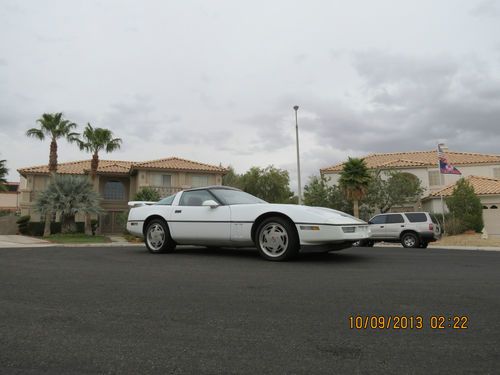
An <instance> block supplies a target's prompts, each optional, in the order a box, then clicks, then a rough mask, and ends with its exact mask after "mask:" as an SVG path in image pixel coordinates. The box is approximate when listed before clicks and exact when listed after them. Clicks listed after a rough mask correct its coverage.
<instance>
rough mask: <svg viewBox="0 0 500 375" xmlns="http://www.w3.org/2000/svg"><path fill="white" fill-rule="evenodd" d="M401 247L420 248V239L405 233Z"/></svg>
mask: <svg viewBox="0 0 500 375" xmlns="http://www.w3.org/2000/svg"><path fill="white" fill-rule="evenodd" d="M401 245H403V247H407V248H414V247H419V246H420V243H419V241H418V237H417V236H416V235H415V234H413V233H405V234H403V237H401Z"/></svg>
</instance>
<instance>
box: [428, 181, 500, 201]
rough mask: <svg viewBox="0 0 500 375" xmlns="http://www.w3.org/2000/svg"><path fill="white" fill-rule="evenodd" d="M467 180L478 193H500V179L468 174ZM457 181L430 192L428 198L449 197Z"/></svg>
mask: <svg viewBox="0 0 500 375" xmlns="http://www.w3.org/2000/svg"><path fill="white" fill-rule="evenodd" d="M466 180H467V181H468V182H469V183H470V184H471V185H472V187H473V188H474V192H475V193H476V194H477V195H500V179H497V178H491V177H481V176H468V177H466ZM455 185H456V183H454V184H451V185H448V186H446V187H444V188H443V189H440V190H438V191H435V192H433V193H431V194H429V195H428V196H427V197H426V198H433V197H441V196H443V197H448V196H450V195H451V194H452V193H453V189H454V188H455Z"/></svg>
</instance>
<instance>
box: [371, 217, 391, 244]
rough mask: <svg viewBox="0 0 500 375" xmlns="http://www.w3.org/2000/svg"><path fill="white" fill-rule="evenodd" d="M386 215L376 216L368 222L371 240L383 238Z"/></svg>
mask: <svg viewBox="0 0 500 375" xmlns="http://www.w3.org/2000/svg"><path fill="white" fill-rule="evenodd" d="M386 218H387V215H376V216H374V217H372V218H371V219H370V221H369V222H368V223H369V224H370V230H371V237H372V238H385V220H386Z"/></svg>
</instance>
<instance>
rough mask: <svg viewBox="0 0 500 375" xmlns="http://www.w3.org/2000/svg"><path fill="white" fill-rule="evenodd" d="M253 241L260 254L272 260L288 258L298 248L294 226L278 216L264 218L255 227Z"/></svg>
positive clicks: (297, 238) (293, 254) (295, 252)
mask: <svg viewBox="0 0 500 375" xmlns="http://www.w3.org/2000/svg"><path fill="white" fill-rule="evenodd" d="M255 242H256V245H257V249H258V250H259V253H260V255H261V256H262V257H263V258H264V259H267V260H273V261H281V260H287V259H290V258H292V257H294V256H295V255H296V254H297V253H298V251H299V248H300V243H299V236H298V235H297V232H296V231H295V228H293V226H292V224H291V223H290V222H289V221H288V220H285V219H283V218H280V217H271V218H269V219H266V220H264V221H263V222H262V223H261V224H260V225H259V227H258V229H257V235H256V241H255Z"/></svg>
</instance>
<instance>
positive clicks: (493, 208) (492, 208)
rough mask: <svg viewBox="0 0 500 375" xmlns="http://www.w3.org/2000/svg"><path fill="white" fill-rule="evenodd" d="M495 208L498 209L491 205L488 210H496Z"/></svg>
mask: <svg viewBox="0 0 500 375" xmlns="http://www.w3.org/2000/svg"><path fill="white" fill-rule="evenodd" d="M497 208H498V207H497V206H495V205H493V206H491V207H490V209H491V210H496V209H497Z"/></svg>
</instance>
